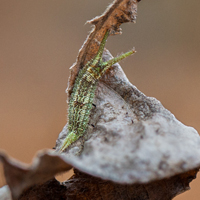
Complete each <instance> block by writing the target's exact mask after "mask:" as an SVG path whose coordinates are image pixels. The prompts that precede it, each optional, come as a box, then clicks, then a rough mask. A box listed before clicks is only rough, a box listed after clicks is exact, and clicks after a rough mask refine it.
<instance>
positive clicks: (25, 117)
mask: <svg viewBox="0 0 200 200" xmlns="http://www.w3.org/2000/svg"><path fill="white" fill-rule="evenodd" d="M111 2H112V0H101V1H99V0H17V1H16V0H9V1H8V0H1V1H0V148H1V149H4V150H5V151H6V152H7V153H8V154H9V155H11V156H12V157H14V158H16V159H19V160H21V161H23V162H26V163H30V162H31V160H32V158H33V156H34V155H35V153H36V152H37V151H38V150H40V149H44V148H52V147H53V146H54V145H55V141H56V138H57V136H58V134H59V132H60V131H61V130H62V127H63V126H64V125H65V123H66V115H67V111H66V110H67V104H66V94H65V89H66V87H67V80H68V76H69V67H70V66H71V65H72V64H73V63H74V62H75V59H76V56H77V54H78V50H79V48H80V47H81V45H82V44H83V42H84V40H85V38H86V36H87V34H88V32H89V31H90V30H91V26H90V25H87V24H85V22H86V21H87V20H90V19H92V18H93V17H95V16H96V15H100V14H101V13H102V12H103V11H104V10H105V8H106V7H107V6H108V5H109V3H111ZM199 10H200V1H196V0H190V1H188V0H176V1H174V0H159V1H158V0H142V1H141V2H140V3H139V6H138V18H137V23H136V24H133V23H128V24H123V25H122V28H123V34H122V35H121V36H114V37H109V39H108V42H107V45H106V47H107V48H108V49H109V50H110V51H111V52H112V54H113V55H117V54H119V53H121V52H125V51H127V50H129V49H131V48H132V47H133V46H135V48H136V50H137V54H135V55H134V56H133V57H131V58H128V59H126V60H125V61H123V62H122V63H121V65H122V66H123V67H124V71H125V73H126V74H127V76H128V78H129V80H130V81H131V82H132V83H133V84H134V85H136V86H137V87H138V89H140V90H141V91H142V92H143V93H145V94H146V95H148V96H153V97H155V98H157V99H158V100H160V101H161V102H162V104H163V105H164V106H165V107H166V108H167V109H169V110H170V111H171V112H172V113H173V114H174V115H175V116H176V117H177V118H178V119H179V120H180V121H181V122H183V123H184V124H186V125H189V126H193V127H194V128H195V129H197V131H198V132H200V123H199V120H200V116H199V113H200V103H199V98H200V81H199V80H200V64H199V63H200V56H199V52H200V12H199ZM67 176H70V174H67ZM4 184H5V180H4V178H3V172H2V171H0V186H2V185H4ZM191 188H192V189H191V190H190V191H188V192H185V193H184V194H181V195H179V196H178V197H176V198H175V200H188V199H190V200H199V198H200V178H197V179H196V180H195V181H193V182H192V184H191Z"/></svg>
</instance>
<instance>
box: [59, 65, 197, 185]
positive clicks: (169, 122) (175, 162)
mask: <svg viewBox="0 0 200 200" xmlns="http://www.w3.org/2000/svg"><path fill="white" fill-rule="evenodd" d="M94 104H95V105H96V107H94V108H93V110H92V114H91V120H90V124H93V125H95V127H92V126H89V128H88V132H87V133H86V135H85V137H83V138H81V139H80V140H78V141H77V142H75V143H74V144H73V145H72V146H71V147H70V148H69V149H68V150H67V151H66V152H65V153H63V158H64V159H66V160H67V162H70V163H71V164H73V165H74V166H75V167H76V168H78V169H79V170H81V171H83V172H86V173H89V174H91V175H94V176H97V177H101V178H104V179H107V180H112V181H115V182H119V183H144V182H145V183H146V182H150V181H153V180H157V179H162V178H167V177H171V176H173V175H175V174H178V173H182V172H185V171H188V170H191V169H194V168H196V167H199V166H200V137H199V135H198V133H197V131H196V130H195V129H193V128H192V127H188V126H185V125H184V124H182V123H181V122H179V121H178V120H177V119H176V118H175V117H174V115H173V114H171V113H170V112H169V111H168V110H167V109H165V108H164V107H163V106H162V104H161V103H160V102H159V101H158V100H156V99H155V98H152V97H147V96H145V95H144V94H143V93H142V92H140V91H139V90H138V89H137V88H136V87H135V86H133V85H132V84H131V83H130V82H129V81H128V80H127V78H126V76H125V74H124V73H123V71H122V70H121V68H120V66H119V65H116V66H115V67H114V68H113V69H112V70H111V71H109V73H108V74H107V76H105V77H104V79H103V80H102V81H101V82H100V83H99V85H98V89H97V91H96V98H95V102H94ZM65 128H66V127H65ZM65 135H66V129H64V131H63V132H62V133H61V134H60V136H62V137H64V136H65ZM84 141H85V142H84ZM58 143H59V140H58Z"/></svg>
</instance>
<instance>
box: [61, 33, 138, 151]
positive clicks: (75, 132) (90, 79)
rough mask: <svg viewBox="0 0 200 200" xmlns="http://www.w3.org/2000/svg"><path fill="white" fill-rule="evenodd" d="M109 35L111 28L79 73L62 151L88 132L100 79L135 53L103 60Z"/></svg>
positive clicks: (70, 104)
mask: <svg viewBox="0 0 200 200" xmlns="http://www.w3.org/2000/svg"><path fill="white" fill-rule="evenodd" d="M108 36H109V30H107V31H106V33H105V35H104V37H103V39H102V41H101V44H100V46H99V50H98V52H97V54H96V56H95V57H94V58H93V59H91V60H90V61H89V62H88V63H87V64H86V65H85V66H84V67H83V68H82V69H81V70H80V71H79V73H78V75H77V78H76V80H75V83H74V86H73V90H72V94H71V97H70V100H69V110H68V113H69V114H68V135H67V137H66V138H65V139H64V141H63V144H62V146H61V148H60V152H62V151H64V150H65V149H67V148H68V147H69V146H70V145H71V144H72V143H73V142H75V141H76V140H78V138H79V137H81V136H83V135H84V133H85V132H86V130H87V128H88V123H89V115H90V112H91V109H92V104H93V99H94V96H95V90H96V86H97V83H98V80H99V79H100V78H101V77H102V76H103V74H104V73H105V72H106V70H107V69H109V68H110V67H111V66H112V65H113V64H115V63H117V62H119V61H121V60H122V59H124V58H126V57H128V56H129V55H131V54H133V53H135V51H134V50H131V51H128V52H126V53H124V54H122V55H120V56H118V57H116V58H113V59H111V60H109V61H106V62H103V61H102V54H103V50H104V46H105V43H106V40H107V38H108Z"/></svg>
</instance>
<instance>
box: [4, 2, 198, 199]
mask: <svg viewBox="0 0 200 200" xmlns="http://www.w3.org/2000/svg"><path fill="white" fill-rule="evenodd" d="M136 13H137V2H136V0H116V1H114V3H113V4H112V5H111V6H110V7H109V8H108V9H107V10H106V12H105V13H104V14H103V15H102V16H100V17H96V18H95V19H93V20H91V21H90V23H92V24H94V25H95V28H94V29H93V31H92V32H91V33H90V35H89V36H88V38H87V39H86V41H85V43H84V45H83V47H82V48H81V50H80V51H79V55H78V57H77V61H76V63H75V64H74V66H72V67H71V75H70V78H69V85H68V90H67V91H68V95H69V96H70V94H71V89H72V87H73V83H74V80H75V78H76V75H77V73H78V71H79V69H80V68H82V67H83V66H84V65H85V63H87V61H88V60H90V59H91V58H92V57H93V56H94V55H95V54H96V52H97V50H98V47H99V41H101V39H102V37H103V34H102V33H103V32H105V29H110V30H111V31H112V33H113V34H117V33H120V28H119V26H120V24H121V23H124V22H134V21H135V18H136ZM111 57H112V56H111V54H110V53H109V52H108V51H107V50H105V52H104V54H103V60H109V59H110V58H111ZM94 104H95V105H96V106H95V107H94V108H93V110H92V113H91V116H90V124H93V125H94V127H92V126H91V127H89V128H88V131H87V133H86V134H85V136H84V137H82V138H80V139H79V140H77V141H76V142H75V143H73V144H72V145H71V146H70V147H69V148H68V149H67V151H66V152H64V153H62V155H60V154H57V153H55V152H52V151H44V152H42V153H40V154H39V155H38V156H37V157H36V159H35V160H34V161H33V164H32V165H31V166H30V167H25V166H23V165H22V164H21V163H19V162H13V161H12V160H11V159H10V158H8V157H7V156H5V154H3V153H2V154H1V159H2V161H3V163H4V171H5V175H6V180H7V183H8V185H9V187H10V189H11V192H12V196H13V197H14V198H18V197H19V195H20V194H21V193H22V191H23V190H24V189H27V188H28V187H30V186H31V185H33V184H37V183H41V182H44V181H47V180H48V179H51V178H52V177H53V176H54V175H55V174H57V173H60V172H62V171H67V170H69V169H70V168H71V167H70V165H72V166H73V167H75V168H76V169H78V170H80V171H82V172H84V173H87V174H89V175H92V176H95V177H99V178H101V179H105V180H108V181H113V182H114V183H111V182H109V184H111V185H112V186H113V187H114V188H115V187H117V188H118V191H120V192H121V193H122V192H126V193H127V194H126V195H127V196H128V197H129V198H126V199H133V197H135V196H136V193H138V195H137V198H138V197H141V196H140V195H142V194H143V192H145V191H148V192H147V193H148V198H141V199H151V200H152V199H162V200H163V199H171V198H173V197H174V196H175V195H176V194H178V193H180V192H183V191H184V190H186V189H188V184H189V182H190V181H191V179H193V178H194V177H195V174H196V173H197V168H199V167H200V150H199V149H200V137H199V135H198V133H197V132H196V131H195V130H194V129H193V128H191V127H187V126H185V125H184V124H182V123H181V122H179V121H178V120H177V119H176V118H175V117H174V115H173V114H171V113H170V112H169V111H168V110H167V109H165V108H164V107H163V106H162V104H161V103H160V102H159V101H158V100H156V99H155V98H151V97H147V96H145V95H144V94H143V93H142V92H140V91H139V90H138V89H137V88H136V87H135V86H133V85H132V84H131V83H130V82H129V81H128V79H127V77H126V76H125V74H124V72H123V70H122V69H121V67H120V66H119V64H115V65H114V66H113V67H112V69H110V70H109V71H108V72H107V73H106V74H105V75H104V77H103V78H102V79H101V80H100V81H99V84H98V87H97V90H96V96H95V100H94ZM66 135H67V125H66V126H65V127H64V128H63V131H62V132H61V133H60V135H59V138H58V140H57V145H56V149H57V150H58V149H59V148H60V146H61V143H62V140H63V138H65V137H66ZM178 174H179V175H178ZM76 176H78V178H77V177H76ZM76 176H75V177H72V179H71V180H69V181H68V182H66V183H65V187H66V189H67V191H68V192H69V191H72V188H74V184H77V185H76V187H78V188H77V189H76V191H77V192H78V191H79V189H80V187H81V186H80V184H79V183H80V182H81V180H83V179H82V174H81V173H80V174H78V175H77V174H76ZM174 177H175V178H174ZM87 179H90V180H91V182H92V180H95V179H96V178H94V179H92V177H91V176H88V177H87ZM87 179H84V180H87ZM77 181H78V182H77ZM101 181H102V182H101V186H102V189H103V187H104V186H103V184H106V183H107V182H106V181H103V180H101ZM159 181H164V182H159ZM166 181H167V182H166ZM72 182H73V184H71V183H72ZM87 182H89V181H87ZM49 184H53V185H54V186H55V187H58V188H59V187H60V186H61V185H59V184H57V183H55V180H52V181H49V182H46V183H45V184H43V185H42V186H44V187H43V188H45V187H47V186H49ZM120 184H129V186H130V188H129V189H128V191H127V190H126V189H125V187H124V186H122V185H120ZM162 184H163V190H162V194H161V197H159V195H158V196H156V197H155V196H153V193H155V190H156V188H157V187H158V186H160V185H162ZM166 184H167V188H170V189H171V190H170V192H169V191H167V190H165V186H166ZM181 184H185V186H186V187H180V185H181ZM111 185H109V187H111ZM40 186H41V185H40ZM90 186H91V185H90ZM139 186H140V187H139ZM147 186H148V189H146V188H147ZM87 187H88V186H85V188H87ZM98 187H99V186H98ZM131 187H133V188H131ZM85 188H84V187H83V188H82V189H85ZM119 188H120V189H119ZM141 188H145V190H143V191H141ZM32 189H34V188H32ZM62 189H63V188H62ZM133 189H134V192H130V191H132V190H133ZM35 190H36V191H38V190H39V187H38V186H37V185H36V186H35ZM31 191H33V190H30V194H31ZM81 191H85V190H81ZM140 191H141V193H140ZM43 192H44V191H43ZM72 193H73V191H72V192H71V193H68V194H67V192H66V195H67V197H66V198H67V199H68V197H69V196H70V195H71V194H72ZM151 193H152V194H151ZM166 193H168V194H170V195H169V196H167V195H164V194H166ZM34 194H35V192H33V193H32V195H34ZM157 194H158V193H157ZM134 195H135V196H134ZM22 197H23V194H22ZM143 197H145V196H143ZM22 199H23V198H22ZM33 199H34V198H33ZM77 199H78V198H77ZM96 199H98V198H96ZM105 199H106V198H105Z"/></svg>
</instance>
